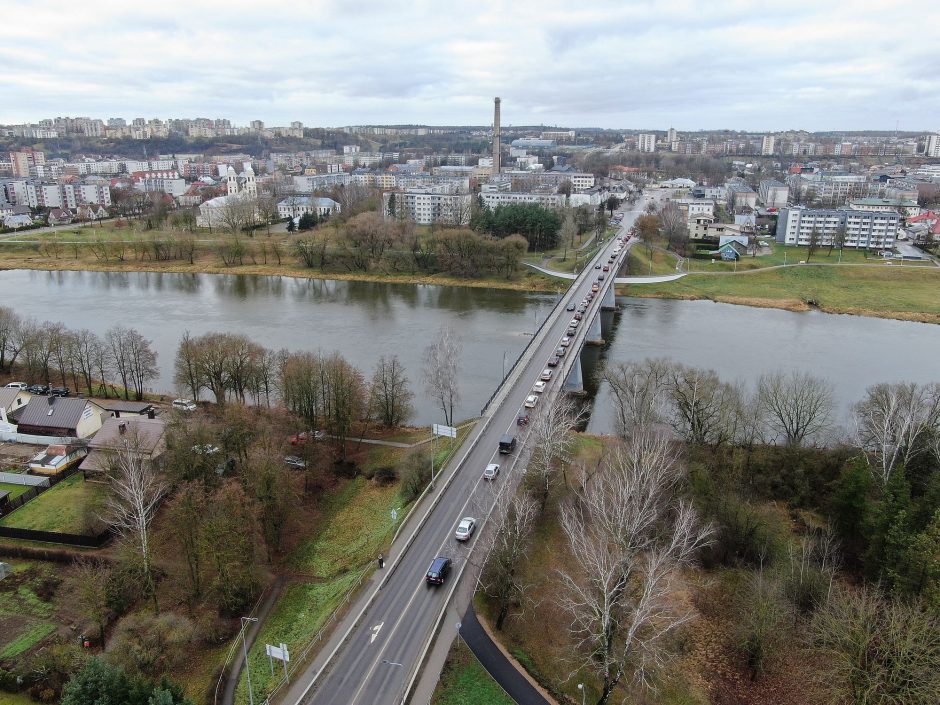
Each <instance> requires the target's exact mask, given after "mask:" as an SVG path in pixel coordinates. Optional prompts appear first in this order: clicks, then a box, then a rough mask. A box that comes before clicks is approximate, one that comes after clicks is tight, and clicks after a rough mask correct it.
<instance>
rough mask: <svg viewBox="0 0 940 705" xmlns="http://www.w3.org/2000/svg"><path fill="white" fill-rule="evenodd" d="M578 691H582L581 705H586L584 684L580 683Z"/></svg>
mask: <svg viewBox="0 0 940 705" xmlns="http://www.w3.org/2000/svg"><path fill="white" fill-rule="evenodd" d="M578 690H580V691H581V705H584V683H578Z"/></svg>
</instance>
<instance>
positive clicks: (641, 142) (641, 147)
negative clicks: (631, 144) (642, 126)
mask: <svg viewBox="0 0 940 705" xmlns="http://www.w3.org/2000/svg"><path fill="white" fill-rule="evenodd" d="M636 148H637V150H638V151H640V152H655V151H656V135H654V134H652V133H646V132H644V133H642V134H639V135H637V136H636Z"/></svg>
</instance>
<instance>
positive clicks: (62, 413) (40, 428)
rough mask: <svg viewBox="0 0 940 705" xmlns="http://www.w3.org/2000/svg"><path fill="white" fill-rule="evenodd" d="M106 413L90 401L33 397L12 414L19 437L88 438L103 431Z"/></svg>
mask: <svg viewBox="0 0 940 705" xmlns="http://www.w3.org/2000/svg"><path fill="white" fill-rule="evenodd" d="M102 413H104V410H103V409H102V408H101V407H100V406H98V405H97V404H95V403H94V402H92V401H89V400H88V399H74V398H68V397H43V396H33V397H31V398H30V400H29V401H28V402H27V403H26V404H24V405H23V406H21V407H20V408H19V409H17V410H16V411H14V412H13V419H14V420H15V422H16V430H17V432H18V433H23V434H28V435H33V436H55V437H57V438H66V437H68V438H88V437H89V436H91V435H94V434H95V433H96V432H97V431H98V429H100V428H101V415H102Z"/></svg>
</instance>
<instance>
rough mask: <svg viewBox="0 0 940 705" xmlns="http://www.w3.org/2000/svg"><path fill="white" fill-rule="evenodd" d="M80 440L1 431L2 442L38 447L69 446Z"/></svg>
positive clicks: (69, 437) (0, 439)
mask: <svg viewBox="0 0 940 705" xmlns="http://www.w3.org/2000/svg"><path fill="white" fill-rule="evenodd" d="M77 440H79V439H78V438H74V437H72V436H33V435H30V434H28V433H17V432H16V431H0V441H6V442H8V443H29V444H31V445H37V446H51V445H67V444H69V443H75V442H76V441H77Z"/></svg>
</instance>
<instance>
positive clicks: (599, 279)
mask: <svg viewBox="0 0 940 705" xmlns="http://www.w3.org/2000/svg"><path fill="white" fill-rule="evenodd" d="M604 269H607V267H604ZM597 281H599V282H602V281H604V275H603V274H599V275H598V276H597Z"/></svg>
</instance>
